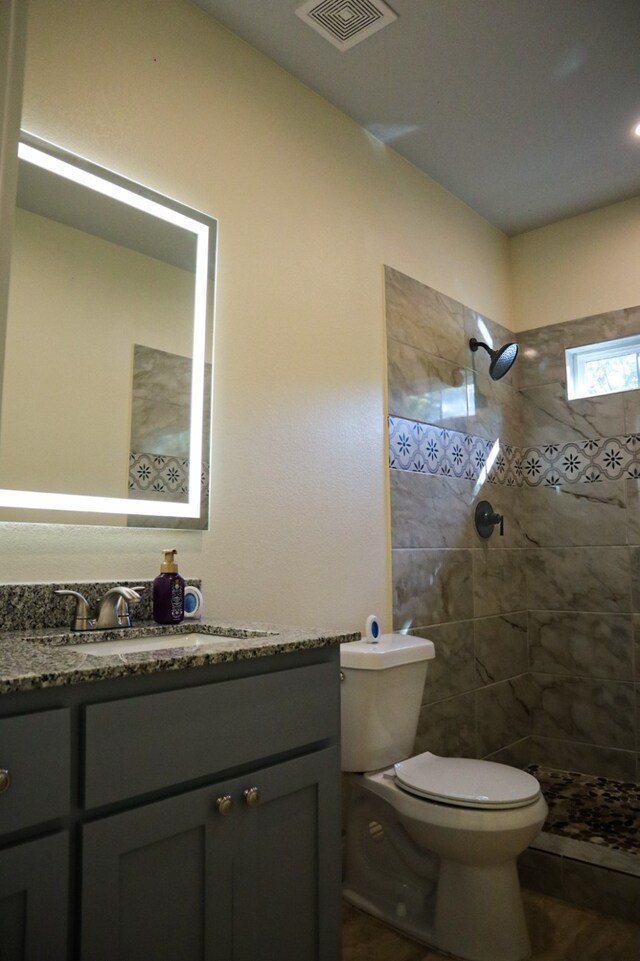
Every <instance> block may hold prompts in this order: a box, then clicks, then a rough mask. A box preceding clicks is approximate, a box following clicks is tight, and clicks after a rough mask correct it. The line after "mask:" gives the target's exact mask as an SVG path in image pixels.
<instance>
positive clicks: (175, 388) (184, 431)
mask: <svg viewBox="0 0 640 961" xmlns="http://www.w3.org/2000/svg"><path fill="white" fill-rule="evenodd" d="M190 394H191V358H190V357H182V356H180V355H179V354H172V353H169V352H167V351H164V350H158V349H156V348H155V347H145V346H143V345H141V344H134V348H133V378H132V391H131V443H130V450H129V481H128V486H129V494H130V495H132V496H134V497H135V498H137V499H140V500H154V501H162V500H167V501H186V500H187V493H188V487H187V485H188V475H189V427H190V424H189V414H190ZM204 396H205V403H204V417H203V426H202V433H203V444H202V450H203V453H204V454H205V455H207V454H208V451H209V436H210V430H211V409H210V399H211V364H205V387H204ZM200 484H201V495H200V496H201V508H202V509H201V511H200V517H196V518H166V517H142V516H131V517H129V518H128V526H129V527H162V528H169V527H170V528H185V529H189V528H194V529H197V530H201V529H206V528H207V526H208V516H209V461H208V457H206V456H205V457H203V461H202V467H201V472H200Z"/></svg>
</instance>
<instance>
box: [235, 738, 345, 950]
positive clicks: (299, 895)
mask: <svg viewBox="0 0 640 961" xmlns="http://www.w3.org/2000/svg"><path fill="white" fill-rule="evenodd" d="M252 787H255V788H257V790H258V803H257V805H256V806H255V807H248V806H247V805H246V803H241V810H240V811H239V812H238V814H239V815H242V816H241V817H240V816H239V817H238V818H237V821H236V827H237V829H238V831H237V847H236V868H235V873H234V920H235V925H234V961H255V959H256V958H263V959H265V961H266V959H274V961H276V959H277V961H338V959H339V958H340V957H341V941H340V891H341V855H340V851H341V847H340V768H339V756H338V751H337V748H328V749H326V750H323V751H317V752H314V753H313V754H308V755H305V756H304V757H301V758H297V759H295V760H292V761H288V762H285V763H284V764H279V765H276V766H274V767H271V768H266V769H265V770H262V771H259V772H256V773H255V775H253V781H252V780H251V779H250V778H245V779H244V790H246V789H247V788H252Z"/></svg>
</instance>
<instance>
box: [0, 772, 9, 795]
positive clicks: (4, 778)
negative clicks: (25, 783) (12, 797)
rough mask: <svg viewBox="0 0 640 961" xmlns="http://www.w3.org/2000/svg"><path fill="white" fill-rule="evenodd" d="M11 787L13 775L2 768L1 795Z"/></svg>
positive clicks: (0, 777)
mask: <svg viewBox="0 0 640 961" xmlns="http://www.w3.org/2000/svg"><path fill="white" fill-rule="evenodd" d="M10 785H11V775H10V774H9V772H8V771H7V769H6V768H4V767H0V794H4V792H5V791H8V790H9V787H10Z"/></svg>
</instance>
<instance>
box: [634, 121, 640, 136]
mask: <svg viewBox="0 0 640 961" xmlns="http://www.w3.org/2000/svg"><path fill="white" fill-rule="evenodd" d="M633 134H634V136H635V137H640V123H637V124H636V125H635V127H634V128H633Z"/></svg>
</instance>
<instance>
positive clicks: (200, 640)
mask: <svg viewBox="0 0 640 961" xmlns="http://www.w3.org/2000/svg"><path fill="white" fill-rule="evenodd" d="M251 636H252V637H266V635H265V634H252V635H251ZM246 640H250V638H247V637H233V636H230V635H228V634H164V635H159V636H157V637H123V638H121V639H120V640H117V641H89V643H87V644H68V645H65V648H64V649H65V650H66V651H75V652H76V653H78V654H97V655H98V656H104V657H106V656H107V655H113V654H140V653H142V652H144V651H166V650H169V649H170V648H181V649H184V648H187V649H189V650H196V649H197V648H199V647H210V646H211V645H212V644H220V643H221V642H222V643H224V642H225V641H246Z"/></svg>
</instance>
